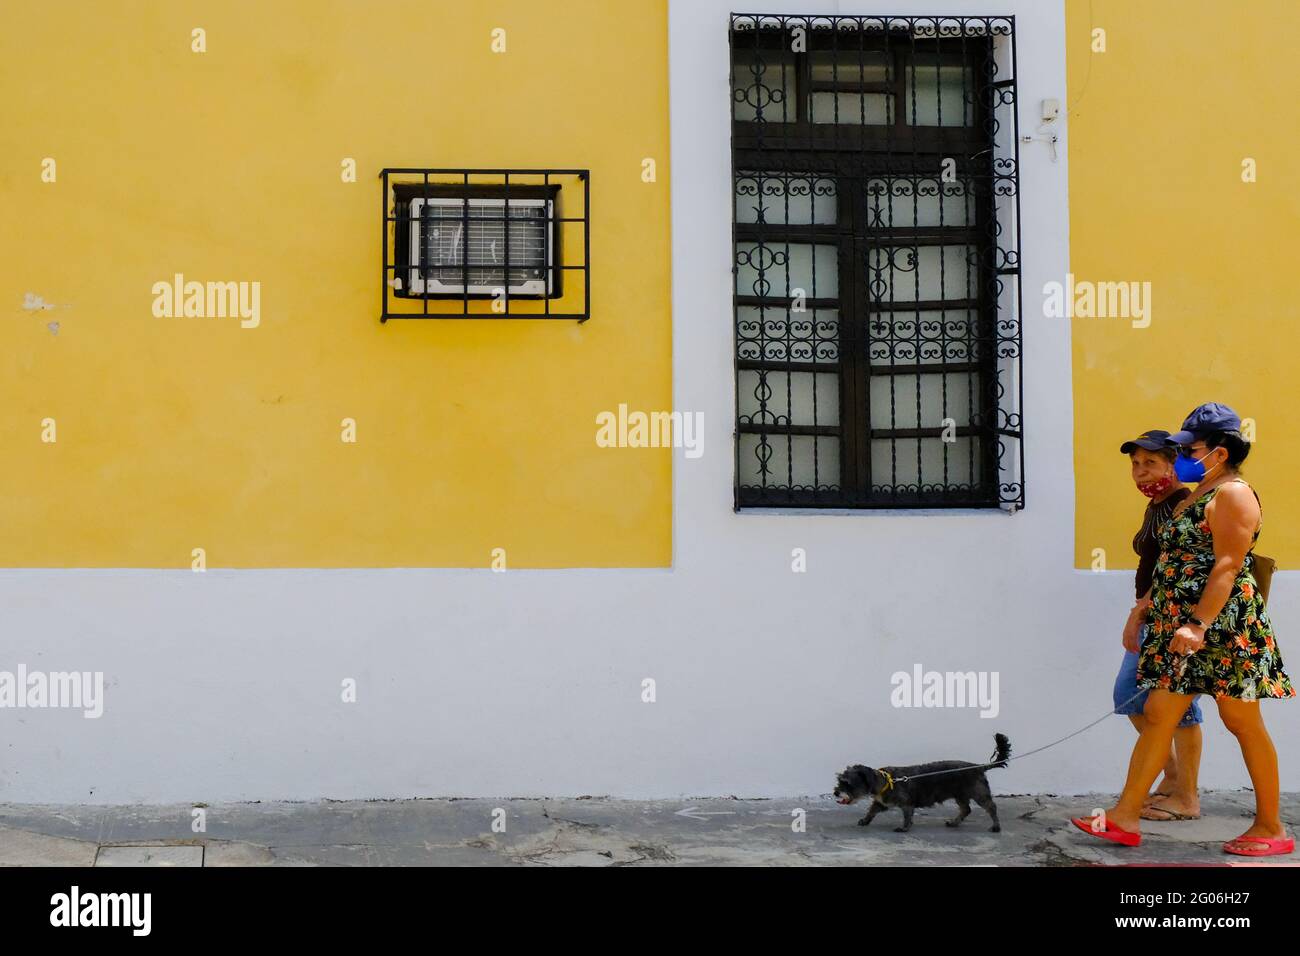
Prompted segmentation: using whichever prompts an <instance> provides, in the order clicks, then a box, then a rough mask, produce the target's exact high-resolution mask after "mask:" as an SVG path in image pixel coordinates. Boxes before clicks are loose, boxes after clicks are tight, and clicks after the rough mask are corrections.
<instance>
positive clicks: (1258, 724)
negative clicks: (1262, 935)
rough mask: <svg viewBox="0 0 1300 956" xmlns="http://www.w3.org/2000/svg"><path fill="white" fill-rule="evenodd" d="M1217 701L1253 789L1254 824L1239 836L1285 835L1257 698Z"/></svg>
mask: <svg viewBox="0 0 1300 956" xmlns="http://www.w3.org/2000/svg"><path fill="white" fill-rule="evenodd" d="M1218 704H1219V716H1220V717H1221V718H1222V719H1223V726H1225V727H1227V728H1228V730H1229V731H1231V733H1232V735H1233V736H1234V737H1236V738H1237V743H1239V744H1240V745H1241V756H1242V759H1243V760H1245V761H1246V772H1247V773H1249V774H1250V784H1251V786H1252V787H1254V788H1255V823H1254V825H1253V826H1252V827H1251V828H1250V829H1249V830H1247V831H1246V832H1245V833H1243V834H1242V836H1257V837H1267V838H1269V839H1280V838H1282V837H1285V836H1286V830H1285V828H1284V827H1283V826H1282V817H1281V815H1280V814H1279V810H1278V802H1279V793H1278V790H1279V785H1278V775H1277V751H1276V750H1275V749H1274V748H1273V740H1272V738H1271V737H1269V735H1268V730H1267V729H1266V728H1265V727H1264V715H1263V714H1262V713H1260V710H1259V701H1257V700H1237V699H1236V698H1234V697H1220V698H1219V699H1218ZM1121 825H1122V824H1121ZM1256 846H1258V844H1256Z"/></svg>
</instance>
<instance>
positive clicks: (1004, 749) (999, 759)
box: [989, 734, 1011, 767]
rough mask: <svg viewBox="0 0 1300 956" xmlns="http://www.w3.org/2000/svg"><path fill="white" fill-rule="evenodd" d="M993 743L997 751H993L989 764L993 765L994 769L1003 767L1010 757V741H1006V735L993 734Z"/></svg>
mask: <svg viewBox="0 0 1300 956" xmlns="http://www.w3.org/2000/svg"><path fill="white" fill-rule="evenodd" d="M993 741H994V743H996V744H997V746H998V749H997V750H995V751H993V756H992V757H990V758H989V763H991V764H993V766H994V767H1005V766H1006V765H1007V760H1008V759H1010V757H1011V741H1010V740H1008V739H1007V735H1006V734H994V735H993Z"/></svg>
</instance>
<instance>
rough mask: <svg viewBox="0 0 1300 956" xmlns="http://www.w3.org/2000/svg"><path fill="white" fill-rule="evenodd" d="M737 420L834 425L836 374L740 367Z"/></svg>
mask: <svg viewBox="0 0 1300 956" xmlns="http://www.w3.org/2000/svg"><path fill="white" fill-rule="evenodd" d="M738 374H739V379H738V381H737V391H738V393H739V394H738V398H739V408H740V420H741V421H742V422H745V423H748V424H753V425H838V424H839V423H840V377H839V376H838V375H837V374H835V373H834V372H816V373H814V372H760V371H755V370H753V369H741V370H740V372H739V373H738Z"/></svg>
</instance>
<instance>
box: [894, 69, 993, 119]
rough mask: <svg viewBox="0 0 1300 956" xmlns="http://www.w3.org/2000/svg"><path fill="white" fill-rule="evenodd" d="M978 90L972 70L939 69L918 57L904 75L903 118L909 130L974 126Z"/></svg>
mask: <svg viewBox="0 0 1300 956" xmlns="http://www.w3.org/2000/svg"><path fill="white" fill-rule="evenodd" d="M913 67H914V68H913ZM974 90H975V82H974V75H973V73H972V71H971V69H970V67H963V66H957V65H955V64H954V65H951V66H949V65H942V66H937V65H936V64H935V61H934V60H933V59H930V60H929V61H928V62H927V59H926V58H925V57H921V56H918V57H916V58H915V62H914V64H912V65H909V66H908V68H907V69H906V70H905V71H904V74H903V115H904V117H905V118H906V120H907V123H908V125H909V126H970V125H971V124H972V123H974V121H975V108H974V106H973V105H972V103H971V102H968V100H973V99H974Z"/></svg>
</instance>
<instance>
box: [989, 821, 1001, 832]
mask: <svg viewBox="0 0 1300 956" xmlns="http://www.w3.org/2000/svg"><path fill="white" fill-rule="evenodd" d="M1001 832H1002V824H1000V823H995V824H993V826H991V827H989V833H1001Z"/></svg>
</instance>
